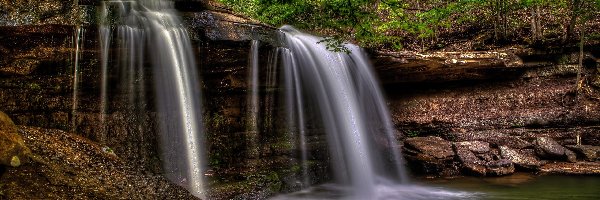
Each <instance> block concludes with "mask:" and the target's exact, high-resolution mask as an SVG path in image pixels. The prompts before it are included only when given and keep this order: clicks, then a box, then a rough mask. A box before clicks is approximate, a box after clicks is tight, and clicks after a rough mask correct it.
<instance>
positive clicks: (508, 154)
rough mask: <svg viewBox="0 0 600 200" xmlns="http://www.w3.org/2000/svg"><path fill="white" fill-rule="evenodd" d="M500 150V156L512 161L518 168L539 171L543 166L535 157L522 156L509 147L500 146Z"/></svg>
mask: <svg viewBox="0 0 600 200" xmlns="http://www.w3.org/2000/svg"><path fill="white" fill-rule="evenodd" d="M499 148H500V156H502V158H504V159H508V160H510V161H512V162H513V163H514V164H515V165H516V166H519V167H522V168H525V169H530V170H538V169H539V168H540V166H541V165H542V163H541V162H540V161H539V160H538V159H537V158H536V157H534V156H530V155H527V154H522V153H520V152H518V151H517V150H515V149H512V148H510V147H507V146H500V147H499Z"/></svg>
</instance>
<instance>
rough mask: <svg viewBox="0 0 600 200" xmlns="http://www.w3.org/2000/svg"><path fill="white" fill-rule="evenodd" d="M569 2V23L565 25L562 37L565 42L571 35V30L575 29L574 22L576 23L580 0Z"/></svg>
mask: <svg viewBox="0 0 600 200" xmlns="http://www.w3.org/2000/svg"><path fill="white" fill-rule="evenodd" d="M572 2H573V3H572V4H571V19H569V24H568V26H567V32H566V33H565V38H563V41H564V42H567V41H568V40H569V39H570V38H571V35H573V30H574V29H575V24H576V23H577V17H578V16H579V9H580V6H581V5H580V4H581V0H573V1H572Z"/></svg>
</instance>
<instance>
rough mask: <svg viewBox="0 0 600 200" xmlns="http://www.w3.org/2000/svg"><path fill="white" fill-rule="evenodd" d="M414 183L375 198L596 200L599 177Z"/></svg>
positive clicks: (335, 190)
mask: <svg viewBox="0 0 600 200" xmlns="http://www.w3.org/2000/svg"><path fill="white" fill-rule="evenodd" d="M415 182H416V183H415V184H411V185H397V184H391V183H389V184H378V185H377V186H376V196H375V197H373V198H372V199H374V200H375V199H376V200H430V199H431V200H459V199H460V200H462V199H469V200H470V199H474V200H598V199H600V177H599V176H535V175H531V174H525V173H519V174H515V175H512V176H506V177H496V178H476V177H462V178H454V179H426V180H416V181H415ZM349 190H350V188H347V187H342V186H338V185H334V184H325V185H320V186H316V187H312V188H309V189H306V190H303V191H300V192H295V193H291V194H285V195H280V196H276V197H274V198H272V199H275V200H284V199H291V200H294V199H311V200H333V199H352V198H351V196H350V195H348V194H351V191H349Z"/></svg>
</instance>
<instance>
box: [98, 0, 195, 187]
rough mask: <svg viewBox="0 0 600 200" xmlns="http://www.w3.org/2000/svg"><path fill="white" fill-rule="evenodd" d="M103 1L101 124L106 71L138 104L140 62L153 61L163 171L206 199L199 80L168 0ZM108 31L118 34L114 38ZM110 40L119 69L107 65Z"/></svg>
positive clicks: (105, 102) (141, 86)
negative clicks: (114, 75) (116, 50)
mask: <svg viewBox="0 0 600 200" xmlns="http://www.w3.org/2000/svg"><path fill="white" fill-rule="evenodd" d="M102 3H103V4H102V13H101V22H102V25H101V27H100V41H101V48H102V85H101V106H100V107H101V112H102V123H105V122H106V119H105V118H106V116H107V114H108V96H107V92H108V88H109V87H108V85H109V82H108V79H109V78H108V77H109V76H108V74H109V73H120V74H121V81H120V82H121V84H120V87H122V89H123V90H125V91H127V93H128V95H129V98H128V103H130V104H140V103H141V104H143V103H145V102H143V100H144V99H145V95H144V91H145V89H144V67H143V66H144V61H145V60H150V61H152V62H151V63H152V72H153V78H154V83H155V85H154V86H155V93H156V103H157V106H156V109H157V112H158V117H159V124H160V145H161V160H162V161H163V169H164V171H165V174H166V176H167V178H168V179H170V180H171V181H173V182H175V183H177V184H179V185H182V186H183V187H185V188H187V189H188V190H189V191H190V192H191V193H192V194H194V195H195V196H197V197H200V198H205V197H206V194H205V189H204V176H203V174H202V172H204V169H205V162H204V160H205V155H204V150H203V149H202V147H204V145H203V142H204V141H203V139H204V136H203V127H202V119H201V113H202V110H201V107H200V105H201V104H200V98H201V93H200V91H199V88H200V82H199V80H198V77H197V72H196V67H197V66H196V62H195V59H194V58H193V54H192V52H193V49H192V47H191V44H190V39H189V38H188V34H187V31H186V29H185V28H184V27H183V26H182V23H181V22H180V21H179V19H178V18H177V17H176V15H175V13H174V10H173V6H172V2H168V1H163V0H140V1H103V2H102ZM113 30H116V32H117V34H116V37H115V38H112V37H113V33H112V32H113ZM113 39H114V40H115V41H118V45H119V46H120V48H121V51H120V52H119V55H112V57H115V58H113V59H115V60H118V62H117V63H119V64H118V67H119V69H117V71H119V72H115V71H110V70H109V68H110V67H109V66H108V65H109V64H108V63H109V61H110V59H111V55H110V54H109V52H110V51H109V50H110V49H111V40H113ZM110 69H112V68H110ZM134 107H139V108H143V107H144V106H143V105H142V106H134Z"/></svg>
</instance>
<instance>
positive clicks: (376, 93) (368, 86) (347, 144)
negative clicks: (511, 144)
mask: <svg viewBox="0 0 600 200" xmlns="http://www.w3.org/2000/svg"><path fill="white" fill-rule="evenodd" d="M281 31H282V32H283V40H284V46H286V47H287V48H288V49H287V50H284V51H281V52H282V54H283V55H282V56H281V57H282V60H283V67H284V69H283V71H284V74H285V75H284V79H285V82H284V84H285V89H286V94H285V96H286V107H287V112H288V116H287V117H288V120H289V121H290V124H289V126H290V127H291V129H294V131H295V132H296V133H297V134H299V136H298V137H299V140H301V141H298V143H299V149H300V150H301V151H302V155H301V160H302V161H301V162H302V163H301V164H302V168H303V177H304V180H303V183H305V184H308V183H309V180H307V179H308V178H307V176H308V172H307V168H308V167H307V165H306V159H307V158H306V157H307V155H306V151H307V145H306V135H305V134H306V133H305V132H306V124H307V121H306V120H305V117H306V114H305V113H304V112H305V110H317V112H318V113H316V115H317V116H319V118H320V119H321V121H322V125H323V127H324V130H325V133H326V135H327V142H328V147H329V154H330V158H331V161H330V163H331V165H332V166H331V169H332V172H333V173H334V178H335V180H334V181H335V184H334V185H325V186H319V187H320V188H319V189H316V190H315V189H311V188H309V189H308V190H309V191H304V192H300V193H296V195H294V194H291V195H284V196H278V197H275V199H312V198H315V199H339V198H342V199H446V198H462V197H464V196H462V195H463V194H458V193H449V192H444V191H439V190H434V189H428V188H424V187H417V186H409V185H405V184H404V183H403V182H404V181H406V179H407V177H406V175H405V172H404V169H403V164H402V160H401V157H400V153H399V152H398V149H399V148H398V146H397V144H396V139H395V136H394V132H393V130H394V129H393V127H392V124H391V119H390V115H389V113H388V111H387V108H386V105H385V103H384V100H383V96H382V93H381V90H380V88H379V84H378V82H377V81H376V79H375V76H374V73H373V72H372V66H371V65H370V63H369V61H368V59H367V57H366V54H365V53H364V52H363V50H362V49H361V48H359V47H357V46H355V45H351V44H346V45H345V48H347V49H348V50H349V51H350V53H345V52H339V53H338V52H332V51H330V50H328V49H327V48H326V47H325V45H323V44H319V43H320V41H322V40H323V38H320V37H316V36H312V35H309V34H306V33H302V32H300V31H298V30H296V29H294V28H293V27H291V26H284V27H282V28H281ZM305 106H313V108H312V109H307V108H305ZM305 184H303V185H305ZM332 190H335V191H336V192H325V193H329V194H324V195H321V196H319V194H318V193H323V191H332ZM319 191H320V192H319ZM331 193H339V194H336V195H331ZM311 195H312V196H311Z"/></svg>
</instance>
